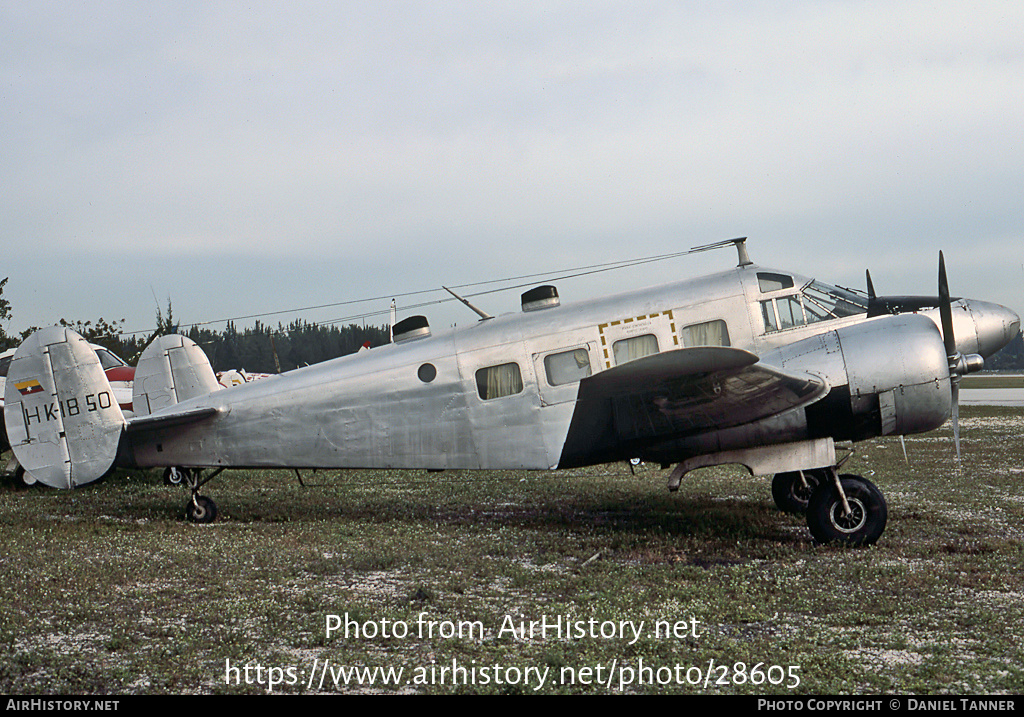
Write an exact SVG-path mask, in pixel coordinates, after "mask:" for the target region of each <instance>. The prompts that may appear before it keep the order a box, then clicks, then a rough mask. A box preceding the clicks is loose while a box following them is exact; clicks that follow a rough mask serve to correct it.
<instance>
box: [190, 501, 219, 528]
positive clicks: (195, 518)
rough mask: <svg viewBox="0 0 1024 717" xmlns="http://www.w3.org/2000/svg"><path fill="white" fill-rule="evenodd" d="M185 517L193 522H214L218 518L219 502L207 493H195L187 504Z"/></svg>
mask: <svg viewBox="0 0 1024 717" xmlns="http://www.w3.org/2000/svg"><path fill="white" fill-rule="evenodd" d="M185 517H187V518H188V519H189V521H190V522H192V523H212V522H213V521H215V520H216V519H217V504H216V503H214V502H213V501H212V500H210V499H209V498H207V497H206V496H205V495H195V496H192V499H191V500H190V501H189V502H188V503H186V504H185Z"/></svg>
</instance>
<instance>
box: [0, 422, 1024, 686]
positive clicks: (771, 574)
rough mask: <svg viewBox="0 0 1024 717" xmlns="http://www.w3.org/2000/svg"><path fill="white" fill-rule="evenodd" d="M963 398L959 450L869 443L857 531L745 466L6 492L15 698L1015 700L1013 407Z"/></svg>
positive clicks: (1, 618) (248, 477)
mask: <svg viewBox="0 0 1024 717" xmlns="http://www.w3.org/2000/svg"><path fill="white" fill-rule="evenodd" d="M962 414H963V433H964V459H963V463H962V466H961V467H958V466H957V465H956V463H955V461H954V458H953V448H952V445H951V440H950V431H949V429H948V427H947V428H946V429H944V430H940V431H937V432H935V433H932V434H927V435H923V436H919V437H911V438H908V439H907V441H906V443H907V449H908V451H909V455H910V464H909V465H907V464H906V463H905V462H904V459H903V452H902V449H901V447H900V442H899V439H880V440H875V441H870V442H867V443H864V444H858V446H857V447H856V448H857V450H856V454H855V456H854V457H853V458H852V459H851V460H850V462H849V463H848V464H847V466H845V467H844V471H846V472H854V473H861V474H863V475H864V476H865V477H868V478H869V479H871V480H873V481H875V482H876V483H877V484H878V486H879V487H880V488H881V490H882V491H883V493H884V494H885V495H886V498H887V499H888V503H889V525H888V527H887V529H886V532H885V534H884V535H883V536H882V539H881V540H880V541H879V543H878V544H877V545H875V546H874V547H872V548H867V549H844V548H838V547H822V546H818V545H815V544H813V543H812V541H811V539H810V536H809V534H808V531H807V529H806V526H805V524H804V522H803V520H802V519H800V518H797V517H793V516H789V515H784V514H782V513H780V512H779V511H778V510H777V509H776V508H775V507H774V505H773V503H772V500H771V497H770V492H769V484H770V481H769V480H768V479H765V478H751V477H750V476H748V475H746V473H745V471H742V470H740V469H733V468H715V469H706V470H703V471H698V472H696V473H694V474H691V476H690V477H689V478H688V479H687V481H686V482H684V484H683V486H682V488H681V489H680V491H679V492H678V493H675V494H670V493H668V492H667V490H666V488H665V483H664V481H665V479H666V477H667V473H668V472H667V471H661V470H658V468H657V467H655V466H641V467H639V468H638V469H637V472H636V475H635V476H634V475H632V474H631V471H630V469H629V466H627V465H608V466H599V467H595V468H591V469H586V470H575V471H567V472H559V473H537V472H522V473H517V472H486V473H473V472H461V471H454V472H446V473H425V472H389V471H350V472H339V473H318V474H315V475H314V474H308V475H304V481H305V482H306V484H307V485H306V486H305V487H303V486H301V485H300V484H299V483H298V481H297V480H296V478H295V476H294V474H290V473H287V472H265V473H255V472H250V473H243V472H237V473H225V474H224V475H222V476H221V477H219V478H217V479H216V480H215V481H214V482H213V483H211V484H210V485H209V486H207V488H206V489H204V493H206V494H207V495H210V496H211V497H213V498H215V499H216V500H217V503H218V505H219V507H220V510H221V514H222V518H221V520H220V521H219V522H217V523H216V524H213V525H206V526H197V525H190V524H187V523H185V522H184V521H183V520H182V514H183V506H184V503H185V500H186V497H187V491H186V490H185V489H183V488H175V487H169V486H164V485H163V484H162V482H161V480H160V477H159V476H158V475H157V474H156V473H155V472H154V473H152V474H141V475H138V474H131V475H129V474H119V475H116V476H114V477H112V478H111V479H109V480H108V481H107V482H105V483H104V484H102V485H99V486H94V487H89V488H85V489H81V490H77V491H73V492H59V491H54V490H49V489H36V488H32V489H26V488H24V487H18V486H15V485H14V484H12V483H5V484H4V486H3V488H2V489H0V693H5V694H17V693H62V694H68V693H116V694H126V693H174V694H177V693H243V692H248V693H260V692H266V691H267V688H268V681H270V680H273V681H275V682H276V683H277V684H275V685H274V686H273V689H274V691H275V692H285V693H287V692H293V693H300V692H301V693H309V692H331V693H333V692H393V691H400V692H417V693H438V692H441V693H448V692H534V691H538V692H542V693H552V692H569V693H618V692H626V693H631V692H640V693H642V692H675V693H708V694H719V693H721V694H726V693H758V694H762V693H772V694H807V693H811V694H831V693H844V694H850V693H869V694H878V693H900V694H906V693H921V694H933V693H971V694H975V693H1021V692H1024V669H1022V667H1021V666H1022V665H1024V571H1022V570H1021V565H1022V564H1024V539H1022V538H1024V485H1022V480H1024V447H1022V436H1024V409H1019V408H1018V409H1003V408H980V407H964V408H963V409H962ZM346 615H347V617H348V624H349V635H348V637H346V636H345V635H344V628H343V627H341V625H344V624H345V616H346ZM330 616H338V620H339V622H340V625H339V629H336V630H333V631H331V632H330V634H328V631H327V629H326V626H327V623H328V620H330V619H331V617H330ZM559 616H561V618H562V622H563V625H564V624H565V622H566V621H567V620H568V621H570V622H572V623H574V627H578V628H580V630H579V631H578V632H582V633H585V634H583V635H579V634H577V635H572V636H568V637H567V636H566V635H564V634H563V635H562V636H561V638H559V636H558V635H557V634H555V633H554V632H553V631H551V630H549V632H548V634H547V636H546V638H545V636H543V635H539V634H534V636H533V637H532V638H531V637H530V636H529V635H526V636H525V637H526V639H519V638H521V637H523V636H522V635H520V634H515V635H513V634H512V632H511V631H510V630H509V629H508V628H509V627H510V625H509V623H510V621H511V622H512V623H515V626H516V627H518V626H519V625H520V624H521V621H530V620H533V621H540V620H542V619H546V620H547V621H548V623H554V622H555V621H556V620H558V618H559ZM591 621H593V622H591ZM620 621H622V622H620ZM641 621H642V622H643V626H642V628H641V629H640V630H639V637H636V636H635V635H634V634H633V632H632V631H631V630H632V628H633V627H638V626H639V624H640V623H641ZM356 626H358V631H359V634H358V635H357V634H355V631H356ZM503 628H504V629H503ZM656 628H659V629H661V630H662V632H661V633H660V634H659V633H656ZM666 629H667V631H668V634H665V630H666ZM602 631H603V632H604V633H605V634H604V635H602V634H601V633H602ZM428 632H429V633H432V634H428ZM592 632H593V633H594V634H591V633H592ZM371 633H372V634H371ZM421 633H422V634H421ZM570 638H571V639H570ZM453 661H454V662H453ZM325 663H326V664H327V665H328V666H329V667H328V670H327V671H324V669H323V666H324V664H325ZM738 663H743V664H742V666H740V665H739V664H738ZM247 665H248V667H249V669H248V670H246V669H245V667H246V666H247ZM347 666H359V667H364V668H371V669H372V668H376V667H379V668H384V669H390V670H392V673H391V675H392V676H393V677H396V678H398V680H397V681H398V682H399V684H397V685H394V684H383V683H382V680H383V678H384V677H385V675H384V674H383V673H381V672H376V673H364V674H362V675H356V674H353V673H348V672H346V673H344V674H343V673H342V672H341V668H343V667H347ZM453 667H454V668H462V669H464V670H465V672H460V671H459V670H458V669H455V670H453ZM399 669H401V670H402V672H401V675H400V676H399V675H398V674H397V671H398V670H399ZM446 670H447V673H446V672H445V671H446ZM645 670H646V671H645ZM631 671H632V672H631ZM346 676H347V680H348V683H346V681H345V680H346ZM370 676H373V677H374V682H375V683H374V684H368V683H369V677H370ZM359 677H361V678H362V679H361V681H360V679H357V678H359ZM453 677H454V678H457V679H458V681H459V682H460V683H463V684H458V685H452V679H453ZM321 678H323V682H322V684H321ZM442 681H443V684H442ZM641 681H643V682H644V684H641ZM466 682H470V684H464V683H466ZM473 682H475V684H473ZM650 683H654V684H650Z"/></svg>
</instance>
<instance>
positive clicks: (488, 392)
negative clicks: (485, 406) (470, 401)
mask: <svg viewBox="0 0 1024 717" xmlns="http://www.w3.org/2000/svg"><path fill="white" fill-rule="evenodd" d="M476 390H477V392H478V393H479V394H480V398H482V399H483V400H485V401H489V400H491V399H492V398H501V397H502V396H512V395H514V394H517V393H522V390H523V375H522V373H520V371H519V364H517V363H503V364H501V365H500V366H488V367H487V368H482V369H480V370H479V371H477V372H476Z"/></svg>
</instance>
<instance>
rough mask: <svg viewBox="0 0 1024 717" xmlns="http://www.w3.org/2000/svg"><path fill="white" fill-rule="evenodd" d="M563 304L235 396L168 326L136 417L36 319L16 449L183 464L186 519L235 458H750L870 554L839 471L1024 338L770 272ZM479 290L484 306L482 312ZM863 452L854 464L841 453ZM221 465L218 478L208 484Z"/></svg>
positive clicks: (420, 330) (294, 461)
mask: <svg viewBox="0 0 1024 717" xmlns="http://www.w3.org/2000/svg"><path fill="white" fill-rule="evenodd" d="M730 244H734V245H735V247H736V249H737V250H738V253H739V264H738V266H737V267H735V268H734V269H731V270H729V271H725V272H722V273H719V274H714V275H711V276H707V277H703V278H698V279H692V280H684V281H679V282H676V283H671V284H668V285H665V286H660V287H656V288H649V289H640V290H634V291H629V292H626V293H622V294H618V295H615V296H607V297H602V298H598V299H595V300H590V301H585V302H577V303H566V304H565V305H561V303H560V300H559V297H558V293H557V291H556V289H555V288H554V287H553V286H541V287H537V288H535V289H532V290H530V291H527V292H526V293H525V294H523V295H522V311H521V312H515V313H512V314H506V315H503V316H500V317H497V318H494V317H491V316H489V315H488V314H486V313H484V312H483V311H481V310H480V309H477V308H476V307H473V306H472V305H471V304H470V307H471V308H473V309H474V310H475V311H477V312H478V313H479V314H480V316H481V320H480V321H478V322H476V323H475V324H473V325H470V326H466V327H459V328H454V329H451V330H446V331H443V332H441V331H438V332H436V333H435V332H433V331H432V330H431V327H430V325H429V323H428V322H427V319H426V318H424V317H423V316H413V317H409V318H406V319H404V320H402V321H399V322H398V323H397V324H395V325H394V327H393V342H392V343H390V344H387V345H385V346H382V347H378V348H374V349H372V350H370V351H362V352H359V353H356V354H352V355H350V356H346V357H342V358H339V359H334V360H331V361H326V362H324V363H321V364H317V365H313V366H308V367H304V368H300V369H296V370H293V371H289V372H286V373H283V374H280V375H277V376H272V377H270V378H265V379H263V380H261V381H257V382H252V383H245V384H242V385H239V386H234V387H231V388H226V389H224V388H221V387H219V386H218V384H217V381H216V379H215V378H214V374H213V371H212V370H211V368H210V364H209V361H208V360H207V358H206V356H205V355H204V354H203V352H202V351H201V349H199V347H198V346H196V345H195V344H194V343H192V342H191V341H190V340H189V339H187V338H185V337H182V336H177V335H174V336H164V337H161V338H159V339H157V340H156V341H154V342H153V343H152V344H151V345H150V346H149V347H148V348H147V349H146V351H144V352H143V354H142V357H141V358H140V360H139V363H138V367H137V369H136V374H135V383H134V392H133V406H134V410H135V415H134V417H132V418H130V419H126V418H125V417H124V416H123V415H122V412H121V410H120V409H119V407H118V405H117V401H116V400H114V398H113V393H112V391H111V387H110V383H109V381H108V380H107V378H106V376H104V374H103V370H102V367H101V365H100V363H99V360H98V359H97V358H96V354H95V352H94V351H92V350H91V349H90V348H89V346H88V344H87V343H86V342H85V341H84V340H83V339H82V338H81V337H79V336H78V335H77V334H75V333H74V332H73V331H71V330H69V329H67V328H64V327H52V328H48V329H43V330H41V331H39V332H38V333H36V334H33V335H32V336H31V337H29V338H28V339H27V340H26V341H25V342H24V343H23V344H22V345H21V347H19V349H18V351H17V353H16V354H15V358H14V361H13V362H12V365H11V367H10V370H9V374H8V381H7V388H6V405H5V408H4V411H5V415H6V419H7V430H8V434H9V439H10V443H11V445H12V447H13V450H14V452H15V455H16V456H17V458H18V460H19V461H20V462H21V464H22V465H23V466H24V467H25V468H26V469H27V470H29V471H31V473H32V474H33V475H34V476H35V477H36V478H37V479H38V480H39V481H40V482H43V483H45V484H48V485H51V486H55V487H63V488H69V487H74V486H79V485H83V484H86V483H89V482H91V481H94V480H96V479H98V478H100V477H102V476H103V475H104V474H106V473H107V472H108V471H109V470H110V469H111V468H112V467H116V466H122V467H171V466H179V467H184V468H185V469H186V471H185V472H186V475H187V480H188V481H189V483H190V486H191V490H192V496H191V499H190V500H189V502H188V507H187V516H188V517H189V518H190V519H191V520H194V521H197V522H207V521H211V520H213V519H214V517H215V515H216V507H215V505H214V504H213V502H212V501H211V500H210V499H209V498H207V497H205V496H202V495H200V494H199V489H200V487H201V486H202V485H204V484H205V483H207V482H208V481H209V480H210V479H212V478H213V477H214V476H215V475H217V473H219V472H220V471H221V470H223V469H225V468H257V467H269V468H295V469H304V468H314V469H316V468H321V469H326V468H409V469H433V470H438V469H545V470H546V469H556V468H569V467H579V466H586V465H591V464H598V463H607V462H612V461H619V460H626V459H630V458H641V459H643V460H646V461H649V462H655V463H661V464H663V465H664V466H665V467H668V466H670V465H675V468H674V469H673V471H672V472H671V474H670V476H669V487H670V488H672V489H675V488H677V487H678V486H679V484H680V482H681V480H682V478H683V476H684V475H685V474H686V473H687V472H688V471H691V470H693V469H695V468H699V467H703V466H710V465H721V464H728V463H735V464H740V465H743V466H746V467H747V468H748V469H749V470H750V472H751V473H752V474H754V475H773V474H774V476H775V477H774V479H773V481H772V493H773V496H774V497H775V500H776V503H777V504H778V505H779V507H781V508H782V509H784V510H787V511H793V512H801V513H806V518H807V523H808V527H809V528H810V531H811V534H812V535H813V537H814V538H815V539H816V540H818V541H820V542H846V543H852V544H870V543H873V542H875V541H876V540H877V539H878V538H879V536H880V535H881V534H882V531H883V530H884V528H885V523H886V520H887V507H886V502H885V499H884V498H883V496H882V494H881V492H880V491H879V490H878V488H877V487H876V486H874V485H873V484H872V483H870V482H869V481H867V480H865V479H864V478H862V477H859V476H854V475H842V474H840V472H839V470H840V466H841V464H842V462H843V461H842V460H837V446H836V442H840V444H841V446H840V453H842V451H843V447H844V446H843V444H845V442H854V441H860V440H864V439H867V438H871V437H874V436H887V435H892V436H902V435H905V434H912V433H920V432H924V431H930V430H933V429H935V428H938V427H940V426H942V425H943V424H944V423H945V422H946V421H947V420H948V419H949V418H950V416H952V417H953V422H954V436H955V439H956V441H957V449H958V450H959V429H958V425H957V408H956V407H957V395H958V391H957V386H958V381H959V379H960V377H961V376H962V375H963V374H965V373H968V372H970V371H975V370H978V369H980V368H981V367H982V365H983V364H984V357H986V356H989V355H991V354H993V353H995V352H996V351H997V350H999V349H1000V348H1001V347H1003V346H1004V345H1006V344H1007V343H1008V342H1009V341H1010V340H1011V339H1012V338H1013V337H1014V336H1015V335H1016V334H1017V332H1018V331H1019V329H1020V319H1019V317H1018V316H1017V315H1016V314H1015V313H1014V312H1013V311H1011V310H1009V309H1007V308H1005V307H1003V306H999V305H997V304H992V303H987V302H982V301H977V300H974V299H957V300H951V299H950V297H949V289H948V285H947V281H946V274H945V266H944V262H943V258H942V255H941V253H940V255H939V295H938V296H937V297H913V296H902V297H894V296H890V297H877V296H875V295H874V291H873V289H872V288H871V284H870V276H869V277H868V282H869V292H868V293H867V294H861V293H859V292H854V291H852V290H848V289H841V288H837V287H835V286H830V285H828V284H825V283H822V282H819V281H815V280H813V279H810V278H807V277H803V276H799V275H797V274H794V273H791V272H787V271H780V270H777V269H766V268H762V267H759V266H755V265H754V264H753V263H752V262H751V261H750V259H749V257H748V255H747V251H746V246H745V243H744V241H743V240H742V239H735V240H730V241H727V242H720V243H718V244H714V245H709V246H708V247H700V248H699V249H706V248H713V247H716V246H728V245H730ZM465 303H467V304H468V303H469V302H465ZM847 457H848V454H847ZM204 469H215V470H214V472H213V473H212V475H208V476H207V477H205V478H204V477H202V472H203V470H204Z"/></svg>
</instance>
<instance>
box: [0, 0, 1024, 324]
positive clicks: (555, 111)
mask: <svg viewBox="0 0 1024 717" xmlns="http://www.w3.org/2000/svg"><path fill="white" fill-rule="evenodd" d="M1022 142H1024V5H1022V4H1021V3H1020V2H1002V1H999V2H996V1H989V2H971V3H965V2H963V1H962V0H957V1H955V2H908V3H898V2H892V1H891V0H886V1H885V2H861V1H857V2H824V1H822V0H814V1H813V2H786V1H780V0H773V1H772V2H764V3H759V2H736V3H731V2H713V3H712V2H639V1H637V0H630V1H629V2H621V3H619V2H599V1H596V0H586V1H585V2H584V1H581V2H526V1H524V0H517V1H516V2H504V1H498V0H489V1H487V2H460V3H455V2H443V1H439V0H429V2H384V1H381V2H362V3H354V2H330V3H311V2H295V3H280V2H274V3H263V2H245V3H241V2H234V3H220V2H208V1H204V2H202V3H198V2H197V3H188V2H181V1H175V2H168V3H164V2H154V1H152V0H147V2H144V3H138V2H101V1H99V0H89V1H88V2H63V1H62V2H54V3H46V2H24V0H19V1H17V2H8V1H6V0H0V246H2V247H3V265H2V267H0V278H2V277H4V276H8V277H10V280H9V281H8V283H7V286H6V287H5V289H4V294H3V295H4V298H6V299H8V300H9V301H10V302H11V303H12V307H13V311H14V318H13V320H12V321H11V322H10V323H9V324H8V325H7V326H6V327H5V328H6V329H7V331H8V333H16V332H18V331H20V330H22V329H24V328H26V327H28V326H31V325H40V326H41V325H47V324H51V323H54V322H56V321H57V320H58V319H60V318H62V317H64V318H68V319H71V320H76V319H81V320H95V319H97V318H99V317H103V318H105V319H107V320H117V319H122V318H124V319H125V320H126V323H125V328H126V329H128V330H142V329H148V328H151V327H152V326H153V325H154V315H155V313H156V309H157V307H158V306H160V307H161V308H163V309H166V306H167V302H168V300H170V301H171V303H172V306H173V310H174V315H175V317H176V318H178V319H180V320H181V321H183V322H185V323H186V324H191V323H194V322H205V321H213V320H216V319H221V318H228V317H236V316H247V315H251V314H258V313H266V312H277V311H285V310H289V309H295V308H299V307H307V306H317V305H323V304H336V303H339V302H344V301H350V300H354V299H362V298H367V297H376V296H390V295H393V294H399V293H404V292H409V291H414V290H422V289H436V288H437V287H440V286H441V285H442V284H445V285H449V286H453V285H460V284H466V283H470V282H477V281H486V280H490V279H499V278H503V277H509V276H515V275H522V274H532V273H539V272H545V271H553V270H558V269H563V268H567V267H575V266H583V265H591V264H598V263H602V262H609V261H614V260H616V259H622V258H630V257H642V256H648V255H656V254H665V253H669V252H674V251H679V250H684V249H687V248H689V247H692V246H696V245H700V244H707V243H711V242H714V241H718V240H722V239H728V238H730V237H734V236H749V237H750V240H749V242H748V246H749V250H750V254H751V257H752V258H753V259H754V261H755V262H757V263H759V264H764V265H767V266H774V267H776V268H782V269H790V270H793V271H797V272H799V273H802V274H806V275H810V276H815V277H817V278H818V279H821V280H823V281H827V282H830V283H837V284H843V285H848V286H856V287H863V286H864V269H865V268H870V269H871V273H872V278H873V279H874V283H875V286H876V288H878V290H879V291H881V292H887V293H934V292H935V286H936V281H937V279H936V274H937V261H938V252H939V250H940V249H943V250H944V251H945V254H946V260H947V264H948V267H949V274H950V286H951V290H952V292H953V294H955V295H966V296H973V297H976V298H983V299H990V300H994V301H998V302H1000V303H1003V304H1005V305H1008V306H1010V307H1011V308H1014V309H1015V310H1016V311H1018V312H1020V313H1024V204H1022V203H1024V146H1022ZM734 264H735V253H734V252H732V251H731V250H728V251H726V252H724V253H723V252H711V253H708V254H701V255H698V256H696V257H684V258H680V259H673V260H669V261H665V262H659V263H657V264H653V265H646V266H644V267H643V268H634V269H629V270H623V271H620V272H611V273H605V274H601V275H598V276H599V278H598V279H591V280H589V282H588V281H583V280H570V281H566V282H565V283H564V284H563V283H561V282H560V283H559V285H560V290H561V293H562V297H563V301H569V300H572V299H576V298H584V297H587V296H593V295H594V294H596V293H597V292H600V291H604V290H609V289H611V288H617V287H621V286H623V285H636V284H637V283H642V282H648V281H650V282H652V283H661V282H664V281H668V280H671V279H673V278H676V277H689V276H696V275H699V274H701V273H706V272H708V271H716V270H719V269H725V268H728V267H730V266H733V265H734ZM518 295H519V291H513V292H507V293H506V294H498V295H492V296H487V297H481V298H480V301H479V303H481V304H482V305H483V306H484V308H486V309H487V310H488V311H490V312H491V313H494V314H497V313H501V312H505V311H511V310H514V309H515V308H516V307H517V304H518ZM430 298H432V297H431V296H418V297H407V298H403V299H399V307H400V308H399V318H403V317H404V316H405V315H407V314H408V313H409V312H405V313H403V311H402V306H403V305H405V306H407V305H409V304H410V303H414V302H420V301H423V300H424V299H430ZM433 298H440V296H439V295H436V294H435V295H433ZM388 303H389V300H388V299H381V300H379V301H377V302H373V303H371V304H365V305H355V306H352V305H345V306H333V307H330V308H326V309H320V310H309V311H305V312H301V313H299V314H294V313H287V314H276V315H273V316H269V317H266V319H265V320H266V321H269V322H270V323H272V324H275V325H276V323H277V322H278V321H283V322H287V321H290V320H291V319H293V318H296V317H300V318H304V319H307V320H310V321H328V320H331V319H335V318H341V317H348V316H351V315H356V314H359V313H362V312H364V311H367V310H378V311H382V312H385V313H383V314H381V315H379V316H376V317H372V318H370V319H368V322H369V323H373V324H383V323H385V322H386V321H387V315H386V310H387V306H388ZM453 311H454V312H455V313H451V312H453ZM414 313H426V314H427V315H428V316H430V317H431V318H432V319H435V316H436V317H439V318H437V319H435V320H434V321H433V323H435V325H436V324H437V323H444V322H448V323H450V321H451V320H458V321H465V322H467V323H469V322H472V321H473V320H474V317H473V315H472V314H470V313H469V312H468V311H467V310H466V309H464V308H462V307H457V310H456V309H452V308H451V307H436V310H435V307H427V308H426V309H416V310H415V311H414ZM449 314H450V315H451V316H453V317H454V318H452V319H449V318H447V317H448V316H449ZM240 323H241V324H245V323H246V322H245V321H242V322H240ZM214 328H217V329H220V328H223V324H221V325H218V326H215V327H214Z"/></svg>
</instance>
